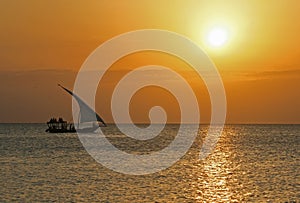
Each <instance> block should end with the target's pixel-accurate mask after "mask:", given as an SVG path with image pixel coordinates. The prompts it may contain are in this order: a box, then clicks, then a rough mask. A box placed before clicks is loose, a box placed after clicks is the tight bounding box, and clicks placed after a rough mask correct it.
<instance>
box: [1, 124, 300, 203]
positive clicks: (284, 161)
mask: <svg viewBox="0 0 300 203" xmlns="http://www.w3.org/2000/svg"><path fill="white" fill-rule="evenodd" d="M142 127H145V126H142ZM208 127H209V126H208V125H200V128H199V131H198V135H197V137H196V139H195V140H194V142H193V144H192V146H191V147H190V148H189V150H188V151H187V153H186V154H185V155H184V156H183V157H182V158H181V159H180V160H178V161H177V162H176V163H174V164H173V165H171V166H170V167H169V168H166V169H164V170H162V171H158V172H156V173H152V174H146V175H129V174H123V173H119V172H116V171H114V170H111V169H109V168H106V167H105V166H103V165H102V164H101V163H98V162H97V161H95V160H94V158H93V157H92V156H90V155H89V153H88V152H87V151H86V150H85V148H84V147H83V145H82V143H81V141H80V139H79V137H78V135H77V134H76V133H69V134H68V133H66V134H50V133H46V132H45V129H46V128H47V126H46V125H45V124H0V141H1V145H0V155H1V156H0V173H1V176H0V202H300V125H262V124H260V125H225V127H224V130H223V133H222V135H221V136H220V139H219V141H218V143H217V145H216V147H215V149H214V150H213V151H212V152H211V154H210V155H209V156H208V157H207V158H206V159H203V160H199V152H200V149H201V145H202V143H203V140H204V139H205V137H206V134H207V130H208ZM177 131H178V125H166V126H165V128H164V130H163V131H162V132H161V135H160V136H159V137H158V138H153V139H151V140H149V141H136V140H133V139H132V138H128V137H127V136H125V135H122V133H121V132H120V131H119V130H118V129H117V127H116V126H114V125H109V126H108V127H106V128H103V132H104V133H105V137H103V139H108V140H109V141H110V142H111V143H112V144H113V145H114V146H116V147H117V148H119V149H120V150H122V151H126V152H127V153H140V154H143V153H152V151H158V150H161V149H163V148H164V147H166V146H167V145H168V144H170V143H171V142H172V140H173V139H174V136H176V133H177Z"/></svg>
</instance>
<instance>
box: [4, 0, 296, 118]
mask: <svg viewBox="0 0 300 203" xmlns="http://www.w3.org/2000/svg"><path fill="white" fill-rule="evenodd" d="M299 10H300V3H299V1H297V0H295V1H272V2H267V1H264V2H262V1H258V0H257V1H254V0H253V1H232V2H230V3H229V2H227V1H226V2H223V1H98V0H97V1H96V0H95V1H92V0H91V1H79V0H63V1H51V0H44V1H38V0H27V1H17V0H2V1H1V2H0V15H1V18H0V25H1V26H0V29H1V30H0V81H1V86H0V94H1V95H2V97H1V100H0V112H1V114H0V122H44V121H46V120H48V118H49V117H51V116H63V117H65V118H66V119H68V120H70V119H71V98H70V97H69V96H68V95H66V94H65V93H64V92H62V91H61V90H60V89H59V88H57V86H56V84H57V83H62V84H64V85H65V86H66V87H69V88H70V89H72V86H73V82H74V79H75V77H76V73H77V71H78V70H79V69H80V67H81V65H82V63H83V62H84V60H85V59H86V58H87V56H88V55H89V54H90V53H91V52H92V51H93V50H94V49H95V48H96V47H98V46H99V45H100V44H101V43H103V42H104V41H106V40H108V39H110V38H111V37H113V36H116V35H118V34H121V33H124V32H128V31H132V30H136V29H146V28H154V29H165V30H170V31H173V32H177V33H180V34H182V35H184V36H187V37H189V38H190V39H191V40H193V41H194V42H195V43H197V44H198V45H199V46H201V47H203V49H205V51H206V52H207V53H208V55H209V56H210V57H211V59H212V60H213V61H214V63H215V64H216V66H217V68H218V69H219V71H220V73H221V76H222V78H223V80H224V85H225V90H226V94H227V102H228V111H227V122H228V123H300V110H299V109H300V108H299V104H300V93H299V90H298V89H299V87H300V80H299V79H300V37H299V36H300V21H299V20H298V18H299ZM214 26H221V27H225V28H226V29H228V32H229V34H228V36H229V39H228V41H227V42H226V44H225V45H224V46H222V47H220V48H214V47H211V46H210V45H209V44H207V40H206V36H207V33H208V32H209V30H210V29H211V28H212V27H214ZM154 62H155V63H156V64H160V65H165V66H168V67H171V68H173V69H174V70H177V71H178V72H179V73H181V74H182V75H183V76H185V77H186V78H187V79H188V82H189V83H190V84H191V86H192V87H193V89H194V91H195V93H196V95H197V98H198V100H199V102H200V110H201V119H202V122H208V120H209V114H210V110H209V109H210V104H209V97H208V93H207V90H206V89H205V87H204V85H203V84H202V82H201V80H200V78H198V77H197V76H196V75H195V73H193V71H192V69H191V68H190V67H188V65H186V64H184V63H183V62H182V61H180V60H179V59H177V58H175V57H171V56H165V55H163V54H159V53H151V52H143V53H137V54H133V55H130V56H127V57H124V58H123V59H121V60H120V61H118V62H116V63H115V64H114V65H113V67H111V71H110V72H109V73H108V74H107V76H106V78H104V80H103V81H102V83H101V84H102V85H103V86H105V88H104V89H101V90H99V94H98V95H97V100H96V101H97V111H98V112H99V114H100V115H101V116H103V118H104V119H105V120H106V121H108V122H112V118H111V113H110V110H109V108H110V98H109V96H110V95H111V93H112V90H113V87H114V84H116V81H117V80H118V79H119V78H120V77H121V76H122V75H124V74H125V73H126V71H128V70H130V69H133V68H137V67H138V66H140V65H147V64H153V63H154ZM158 79H160V78H158ZM175 85H176V84H175ZM149 95H151V97H152V99H149ZM161 98H164V99H161ZM157 104H158V105H162V106H164V107H165V108H166V111H167V112H168V115H169V117H168V119H169V121H170V122H176V121H177V120H178V117H179V114H178V111H177V110H178V109H177V108H176V107H177V103H176V101H175V100H174V98H172V96H171V95H169V94H168V93H166V92H165V91H163V90H157V89H155V88H148V89H145V90H144V93H143V92H142V91H141V92H138V93H137V95H136V96H135V97H134V98H133V100H132V105H131V111H132V118H133V119H134V121H137V122H145V121H148V120H147V110H148V109H149V108H150V107H151V106H152V105H157ZM176 109H177V110H176ZM135 112H139V113H135Z"/></svg>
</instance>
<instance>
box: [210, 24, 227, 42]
mask: <svg viewBox="0 0 300 203" xmlns="http://www.w3.org/2000/svg"><path fill="white" fill-rule="evenodd" d="M227 41H228V31H227V30H226V29H224V28H221V27H217V28H213V29H211V30H210V31H209V33H208V35H207V42H208V44H209V45H210V46H213V47H221V46H223V45H224V44H225V43H226V42H227Z"/></svg>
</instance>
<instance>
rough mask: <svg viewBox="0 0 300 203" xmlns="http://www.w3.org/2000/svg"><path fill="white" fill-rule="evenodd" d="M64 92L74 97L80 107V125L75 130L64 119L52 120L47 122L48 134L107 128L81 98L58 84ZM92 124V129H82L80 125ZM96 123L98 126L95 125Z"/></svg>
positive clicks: (73, 126)
mask: <svg viewBox="0 0 300 203" xmlns="http://www.w3.org/2000/svg"><path fill="white" fill-rule="evenodd" d="M58 86H59V87H61V88H62V89H63V90H65V91H66V92H67V93H69V94H70V95H72V96H73V97H74V98H75V100H76V101H77V103H78V105H79V109H80V111H79V115H78V123H77V126H76V129H75V125H74V123H68V122H66V121H64V120H63V119H62V118H59V119H58V120H57V119H56V118H51V119H50V121H48V122H47V125H48V129H47V130H46V132H49V133H70V132H79V133H86V132H94V131H95V130H97V129H98V128H99V127H106V126H107V125H106V123H105V122H104V120H103V119H102V118H101V117H100V116H99V115H98V114H97V113H96V112H95V111H94V110H93V109H92V108H91V107H89V106H88V105H87V104H86V103H85V102H84V101H83V100H82V99H81V98H80V97H78V96H77V95H76V94H74V93H73V92H72V91H70V90H68V89H67V88H65V87H63V86H62V85H60V84H58ZM89 122H90V123H92V126H91V127H83V128H80V124H83V123H89ZM95 123H96V124H95Z"/></svg>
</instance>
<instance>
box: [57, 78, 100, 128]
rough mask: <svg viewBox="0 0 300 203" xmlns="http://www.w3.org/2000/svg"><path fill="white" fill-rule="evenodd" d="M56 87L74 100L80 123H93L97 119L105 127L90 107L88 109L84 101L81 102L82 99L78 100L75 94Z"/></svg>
mask: <svg viewBox="0 0 300 203" xmlns="http://www.w3.org/2000/svg"><path fill="white" fill-rule="evenodd" d="M58 86H60V87H61V88H63V89H64V90H65V91H66V92H68V93H69V94H70V95H72V96H73V97H74V98H75V99H76V101H77V103H78V105H79V108H80V123H84V122H93V121H95V119H97V121H99V122H101V123H103V125H104V126H106V124H105V122H104V121H103V119H102V118H101V117H100V116H99V115H98V114H97V113H96V112H95V111H94V110H93V109H92V108H91V107H89V106H88V105H87V104H86V103H85V102H84V101H82V99H80V97H78V96H77V95H76V94H74V93H73V92H71V91H70V90H68V89H67V88H65V87H63V86H61V85H60V84H58Z"/></svg>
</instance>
